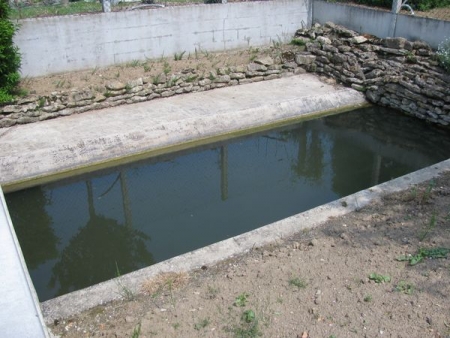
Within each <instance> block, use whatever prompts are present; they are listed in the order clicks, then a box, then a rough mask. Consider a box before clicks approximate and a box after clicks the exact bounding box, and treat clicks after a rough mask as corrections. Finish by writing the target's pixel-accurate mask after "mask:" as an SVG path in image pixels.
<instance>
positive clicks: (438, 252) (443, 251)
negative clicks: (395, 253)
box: [396, 248, 450, 265]
mask: <svg viewBox="0 0 450 338" xmlns="http://www.w3.org/2000/svg"><path fill="white" fill-rule="evenodd" d="M448 253H450V249H448V248H432V249H426V248H420V249H419V251H418V252H417V253H416V254H415V255H402V256H399V257H397V258H396V260H397V261H400V262H402V261H406V262H408V263H409V265H416V264H418V263H420V262H421V261H423V260H424V258H447V255H448Z"/></svg>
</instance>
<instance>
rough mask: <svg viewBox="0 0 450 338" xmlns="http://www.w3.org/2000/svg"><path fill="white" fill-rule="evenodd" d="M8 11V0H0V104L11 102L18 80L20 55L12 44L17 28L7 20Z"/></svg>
mask: <svg viewBox="0 0 450 338" xmlns="http://www.w3.org/2000/svg"><path fill="white" fill-rule="evenodd" d="M9 10H10V8H9V3H8V0H0V104H1V103H5V102H9V101H11V100H12V95H13V94H14V93H15V91H16V89H17V85H18V83H19V79H20V75H19V72H18V71H19V68H20V54H19V51H18V48H17V47H16V46H14V43H13V36H14V34H15V32H16V30H17V26H15V25H14V24H13V23H12V22H11V21H10V20H9Z"/></svg>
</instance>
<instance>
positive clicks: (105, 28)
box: [14, 0, 309, 76]
mask: <svg viewBox="0 0 450 338" xmlns="http://www.w3.org/2000/svg"><path fill="white" fill-rule="evenodd" d="M308 3H309V2H308V0H277V1H276V2H275V1H261V2H239V3H229V4H211V5H203V4H202V5H189V6H174V7H166V8H157V9H143V10H134V11H124V12H112V13H97V14H89V15H72V16H58V17H47V18H36V19H25V20H19V22H18V23H19V25H20V30H19V31H18V33H17V34H16V36H15V38H14V42H15V43H16V45H17V46H18V47H19V49H20V51H21V53H22V68H21V72H22V74H23V76H40V75H48V74H51V73H59V72H69V71H75V70H81V69H89V68H94V67H105V66H108V65H112V64H118V63H125V62H129V61H133V60H145V58H150V59H153V58H159V57H161V56H162V55H165V56H170V57H172V56H173V55H174V53H180V52H182V51H186V53H189V52H194V51H195V49H197V50H199V49H201V50H207V51H219V50H220V51H222V50H229V49H236V48H245V47H248V46H249V45H251V46H261V45H267V44H270V43H271V42H272V41H273V40H275V41H278V39H287V40H289V39H290V37H292V35H293V34H294V32H295V30H296V29H297V28H298V27H299V25H301V23H302V22H304V23H305V24H306V23H307V21H308Z"/></svg>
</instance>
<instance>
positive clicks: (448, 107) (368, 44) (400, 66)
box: [294, 23, 450, 126]
mask: <svg viewBox="0 0 450 338" xmlns="http://www.w3.org/2000/svg"><path fill="white" fill-rule="evenodd" d="M294 40H295V41H296V42H297V43H298V44H305V45H306V49H307V52H305V55H304V56H302V57H303V58H305V62H299V64H300V65H304V66H306V68H307V69H308V70H310V71H315V72H317V73H319V74H326V75H328V76H331V77H333V78H334V79H336V80H337V81H338V82H341V83H343V84H345V85H348V86H351V87H352V88H354V89H356V90H359V91H362V92H365V94H366V97H367V99H368V100H369V101H371V102H373V103H375V104H379V105H382V106H387V107H391V108H394V109H397V110H400V111H403V112H405V113H407V114H410V115H413V116H416V117H418V118H421V119H425V120H427V121H430V122H433V123H437V124H440V125H444V126H448V125H449V123H450V75H449V74H448V73H446V72H445V70H444V69H443V68H441V67H439V63H438V61H437V57H436V54H435V53H434V52H433V50H432V49H431V48H430V47H429V46H428V45H427V44H426V43H424V42H422V41H415V42H411V41H407V40H406V39H404V38H386V39H379V38H377V37H375V36H369V35H360V34H358V33H356V32H354V31H352V30H349V29H347V28H345V27H342V26H339V25H335V24H333V23H327V24H325V25H323V26H321V25H318V24H316V25H314V26H313V27H312V28H311V29H300V30H298V31H297V32H296V37H295V39H294ZM311 55H313V58H314V60H311ZM300 57H301V56H299V55H298V56H297V61H299V58H300Z"/></svg>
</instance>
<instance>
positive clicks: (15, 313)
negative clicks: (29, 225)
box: [0, 189, 49, 338]
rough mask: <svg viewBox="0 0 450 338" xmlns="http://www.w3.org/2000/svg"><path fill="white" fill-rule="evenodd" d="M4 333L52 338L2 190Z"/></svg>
mask: <svg viewBox="0 0 450 338" xmlns="http://www.w3.org/2000/svg"><path fill="white" fill-rule="evenodd" d="M0 239H1V244H2V251H1V252H0V266H1V267H2V269H3V272H2V274H1V275H0V284H1V285H2V290H3V291H2V297H0V332H1V333H2V337H30V338H31V337H36V338H38V337H49V335H48V332H47V330H46V329H45V325H44V318H43V316H42V313H41V310H40V306H39V301H38V297H37V294H36V291H35V289H34V286H33V283H32V281H31V278H30V275H29V273H28V269H27V266H26V264H25V260H24V258H23V255H22V250H21V249H20V245H19V241H18V240H17V237H16V234H15V231H14V228H13V225H12V222H11V218H10V217H9V213H8V209H7V207H6V202H5V198H4V196H3V192H2V190H1V189H0Z"/></svg>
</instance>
